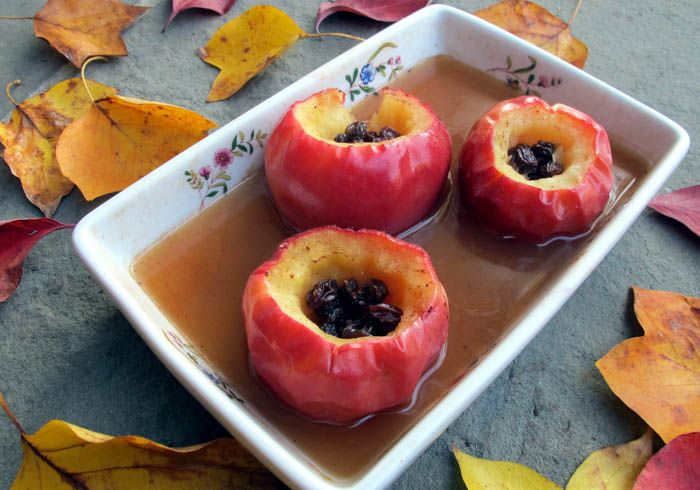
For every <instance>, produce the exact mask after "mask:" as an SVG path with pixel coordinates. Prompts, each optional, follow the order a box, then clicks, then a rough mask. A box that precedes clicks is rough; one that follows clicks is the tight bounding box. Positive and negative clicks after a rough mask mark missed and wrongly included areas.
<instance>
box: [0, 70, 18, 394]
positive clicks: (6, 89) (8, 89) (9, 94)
mask: <svg viewBox="0 0 700 490" xmlns="http://www.w3.org/2000/svg"><path fill="white" fill-rule="evenodd" d="M17 85H22V80H12V81H11V82H10V83H8V84H7V85H5V95H7V98H8V99H10V102H12V104H13V105H14V106H15V107H17V106H19V102H17V101H16V100H15V98H14V97H12V94H11V93H10V90H12V87H16V86H17ZM0 396H2V395H0Z"/></svg>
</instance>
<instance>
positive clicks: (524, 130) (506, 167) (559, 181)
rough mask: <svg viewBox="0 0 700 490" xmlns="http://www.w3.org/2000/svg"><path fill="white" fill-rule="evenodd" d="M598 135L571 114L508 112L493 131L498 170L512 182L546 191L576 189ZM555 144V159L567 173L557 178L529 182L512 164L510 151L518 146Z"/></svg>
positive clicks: (535, 109)
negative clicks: (540, 142)
mask: <svg viewBox="0 0 700 490" xmlns="http://www.w3.org/2000/svg"><path fill="white" fill-rule="evenodd" d="M593 138H594V136H593V134H592V132H591V131H590V130H587V128H585V127H583V125H582V123H580V122H579V121H578V120H576V119H574V118H573V117H571V116H570V115H568V114H565V113H560V112H555V111H554V110H544V109H542V108H540V107H526V108H520V109H518V110H514V111H508V112H505V113H504V114H503V115H502V116H501V119H500V120H499V121H498V122H497V123H496V125H495V127H494V132H493V144H494V157H495V160H496V162H495V165H496V168H497V169H498V170H499V171H500V172H501V173H502V174H504V175H506V176H508V177H509V178H511V179H512V180H516V181H520V182H524V183H527V184H528V185H531V186H535V187H539V188H541V189H545V190H551V189H567V188H571V187H574V186H576V185H577V184H578V183H579V182H580V181H581V180H582V179H583V177H584V175H585V173H586V171H587V169H588V166H589V164H590V162H591V161H592V160H593V158H594V156H595V155H594V154H593V148H594V147H595V141H594V140H593ZM540 140H543V141H549V142H551V143H553V144H554V147H555V151H554V155H553V156H554V160H555V161H557V162H559V163H561V164H562V165H563V166H564V172H563V173H561V174H559V175H555V176H553V177H547V178H542V179H538V180H529V179H528V178H527V177H526V176H524V175H521V174H519V173H518V171H517V170H515V169H514V168H513V167H512V166H511V165H510V163H509V161H510V157H509V156H508V149H509V148H513V147H515V146H516V145H518V144H522V143H524V144H526V145H529V146H532V145H534V144H535V143H537V142H538V141H540Z"/></svg>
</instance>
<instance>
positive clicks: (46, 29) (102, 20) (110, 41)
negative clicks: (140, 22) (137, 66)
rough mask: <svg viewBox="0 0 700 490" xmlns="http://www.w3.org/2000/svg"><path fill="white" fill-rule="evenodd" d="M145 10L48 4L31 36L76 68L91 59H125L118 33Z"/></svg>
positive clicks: (89, 2) (82, 2)
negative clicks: (66, 59) (43, 40)
mask: <svg viewBox="0 0 700 490" xmlns="http://www.w3.org/2000/svg"><path fill="white" fill-rule="evenodd" d="M146 10H148V8H146V7H137V6H134V5H126V4H124V3H122V2H120V1H119V0H48V1H47V2H46V5H44V7H43V8H42V9H41V10H40V11H39V12H37V13H36V15H35V16H34V33H35V34H36V36H37V37H40V38H43V39H46V40H47V41H48V42H49V44H51V46H53V48H54V49H56V50H57V51H59V52H60V53H61V54H63V55H64V56H65V57H66V58H68V59H69V60H70V62H71V63H73V64H74V65H75V66H76V67H78V68H80V67H81V66H82V65H83V62H84V61H85V60H86V59H88V58H90V57H91V56H126V55H127V51H126V46H125V45H124V41H123V40H122V38H121V32H122V31H123V30H124V29H126V28H127V26H128V25H129V24H131V23H132V22H133V21H134V20H135V19H136V18H137V17H138V16H139V15H141V14H142V13H143V12H145V11H146Z"/></svg>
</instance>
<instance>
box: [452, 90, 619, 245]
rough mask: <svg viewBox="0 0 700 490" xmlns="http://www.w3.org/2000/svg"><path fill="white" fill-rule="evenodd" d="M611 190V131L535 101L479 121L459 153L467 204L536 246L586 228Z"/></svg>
mask: <svg viewBox="0 0 700 490" xmlns="http://www.w3.org/2000/svg"><path fill="white" fill-rule="evenodd" d="M612 186H613V175H612V155H611V153H610V142H609V141H608V135H607V133H606V132H605V129H604V128H603V127H602V126H601V125H600V124H598V123H597V122H596V121H594V120H593V118H591V117H590V116H588V115H586V114H584V113H582V112H580V111H578V110H576V109H573V108H571V107H568V106H565V105H563V104H554V105H551V106H550V105H549V104H547V103H546V102H545V101H543V100H542V99H540V98H538V97H534V96H522V97H517V98H515V99H510V100H504V101H502V102H500V103H498V104H496V106H494V107H493V108H492V109H491V110H489V111H488V112H487V113H486V114H484V116H482V117H481V119H479V120H478V121H477V122H476V124H474V126H473V127H472V129H471V132H470V133H469V135H468V136H467V139H466V141H465V143H464V146H463V147H462V151H461V154H460V187H461V193H462V200H463V202H464V203H465V204H466V205H467V207H468V208H469V209H471V210H472V211H473V212H474V213H475V214H476V215H477V217H478V218H479V219H480V220H481V221H483V222H484V223H485V224H486V225H487V226H488V227H490V228H492V229H494V230H495V231H497V232H499V233H502V234H505V235H514V236H519V237H523V238H526V239H530V240H535V241H544V240H547V239H549V238H552V237H555V236H575V235H577V234H580V233H583V232H585V231H587V230H588V229H589V228H590V227H591V226H592V224H593V222H594V221H595V220H596V218H597V217H598V216H599V215H600V214H601V213H602V212H603V210H604V209H605V206H606V205H607V203H608V200H609V197H610V191H611V189H612Z"/></svg>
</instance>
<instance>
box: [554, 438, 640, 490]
mask: <svg viewBox="0 0 700 490" xmlns="http://www.w3.org/2000/svg"><path fill="white" fill-rule="evenodd" d="M652 437H653V433H652V432H651V431H650V430H647V431H646V432H645V433H644V435H642V437H640V438H639V439H636V440H634V441H631V442H628V443H626V444H619V445H617V446H609V447H605V448H603V449H599V450H597V451H594V452H592V453H591V454H590V455H589V456H588V457H587V458H586V460H585V461H584V462H583V463H581V466H579V467H578V468H577V469H576V471H575V472H574V474H573V475H572V476H571V479H570V480H569V483H568V484H567V485H566V490H631V488H632V486H633V485H634V482H635V480H636V479H637V475H639V472H640V471H642V468H644V465H645V464H646V463H647V461H648V460H649V458H650V457H651V452H652V447H651V446H652Z"/></svg>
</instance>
